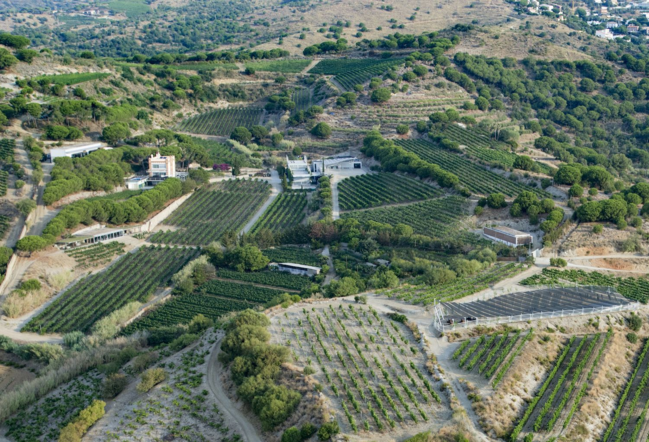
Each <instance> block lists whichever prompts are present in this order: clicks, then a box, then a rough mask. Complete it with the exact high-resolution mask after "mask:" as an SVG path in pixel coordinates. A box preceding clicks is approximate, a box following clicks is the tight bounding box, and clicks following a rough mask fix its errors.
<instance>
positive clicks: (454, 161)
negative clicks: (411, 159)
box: [397, 140, 551, 198]
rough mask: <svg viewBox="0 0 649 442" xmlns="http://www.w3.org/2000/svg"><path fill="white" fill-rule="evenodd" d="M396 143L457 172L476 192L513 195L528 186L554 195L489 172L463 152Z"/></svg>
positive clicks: (424, 143)
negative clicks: (457, 152)
mask: <svg viewBox="0 0 649 442" xmlns="http://www.w3.org/2000/svg"><path fill="white" fill-rule="evenodd" d="M397 144H398V145H400V146H402V147H403V148H404V149H406V150H408V151H410V152H413V153H415V154H416V155H418V156H419V157H420V158H421V159H423V160H425V161H430V162H431V163H434V164H438V165H439V166H440V167H441V168H442V169H444V170H446V171H448V172H451V173H453V174H455V175H457V176H458V178H459V179H460V183H461V184H462V185H464V186H466V187H467V188H468V189H469V190H470V191H471V192H473V193H477V194H482V195H488V194H490V193H495V192H500V193H503V194H505V195H507V196H510V197H513V196H516V195H518V194H519V193H521V192H522V191H524V190H528V191H532V192H534V193H536V194H537V195H539V196H540V197H542V198H550V197H551V195H550V194H549V193H548V192H546V191H545V190H542V189H538V188H536V187H529V186H526V185H524V184H521V183H518V182H516V181H512V180H510V179H507V178H505V177H503V176H500V175H498V174H496V173H493V172H490V171H488V170H486V169H483V168H482V167H480V166H478V165H476V164H474V163H472V162H471V161H470V160H467V159H466V158H464V157H462V156H461V155H458V154H455V153H452V152H449V151H447V150H445V149H442V148H440V147H437V146H436V145H435V144H433V143H430V142H427V141H420V140H400V141H397Z"/></svg>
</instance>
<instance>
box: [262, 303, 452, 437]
mask: <svg viewBox="0 0 649 442" xmlns="http://www.w3.org/2000/svg"><path fill="white" fill-rule="evenodd" d="M270 330H271V333H272V335H273V338H272V339H273V341H275V342H276V343H278V344H281V345H285V346H287V347H289V348H290V349H291V350H292V353H293V359H294V363H295V364H296V365H299V366H309V367H311V368H313V369H314V370H315V374H314V376H315V377H316V379H317V380H318V382H320V384H321V385H323V386H324V389H323V394H325V395H326V396H327V397H328V398H329V399H330V400H331V402H332V403H333V405H334V407H335V409H336V411H337V415H338V416H339V418H338V423H339V425H340V427H341V429H342V432H343V433H358V434H360V435H362V436H361V437H362V438H363V439H365V440H377V439H376V438H377V437H378V438H380V437H381V436H377V433H381V434H389V433H391V432H393V431H400V430H402V429H404V428H408V430H411V429H412V428H413V426H417V425H421V426H425V425H426V423H427V422H431V421H433V420H438V419H439V415H440V413H441V412H443V411H444V410H445V407H444V406H443V405H442V399H441V397H440V393H439V390H438V388H437V386H435V380H434V379H433V378H432V377H431V376H430V374H429V373H428V371H427V368H426V365H425V364H426V358H425V355H424V354H422V353H421V351H420V348H419V344H418V343H417V342H416V341H415V339H414V338H413V336H412V332H411V331H410V330H408V329H407V328H406V327H405V326H404V325H403V324H401V323H398V322H394V321H392V320H391V319H389V318H388V317H387V316H385V315H383V314H379V313H378V312H377V311H376V310H373V309H372V308H368V307H362V306H354V305H352V304H346V303H345V304H343V303H337V302H336V303H328V304H326V305H318V306H317V307H312V308H309V309H308V310H307V309H304V308H302V309H299V308H293V309H288V310H287V311H286V312H285V313H284V315H282V316H277V317H275V318H273V320H272V321H271V327H270Z"/></svg>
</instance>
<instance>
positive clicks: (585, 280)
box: [520, 268, 649, 304]
mask: <svg viewBox="0 0 649 442" xmlns="http://www.w3.org/2000/svg"><path fill="white" fill-rule="evenodd" d="M575 283H577V284H581V285H597V286H603V287H614V288H615V289H616V290H617V291H618V292H619V293H620V294H621V295H622V296H625V297H627V298H629V299H632V300H634V301H639V302H642V303H643V304H646V303H647V301H649V280H647V279H646V278H640V277H638V278H633V277H630V278H622V277H616V276H612V275H605V274H602V273H599V272H585V271H583V270H559V269H551V268H545V269H543V271H542V272H541V274H538V275H533V276H530V277H529V278H526V279H524V280H523V281H521V282H520V284H521V285H527V286H534V285H550V286H558V285H567V286H574V285H575Z"/></svg>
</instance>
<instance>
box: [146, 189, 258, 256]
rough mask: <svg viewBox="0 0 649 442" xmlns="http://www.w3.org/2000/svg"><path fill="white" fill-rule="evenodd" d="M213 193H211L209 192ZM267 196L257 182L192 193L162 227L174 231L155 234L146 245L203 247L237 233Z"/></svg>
mask: <svg viewBox="0 0 649 442" xmlns="http://www.w3.org/2000/svg"><path fill="white" fill-rule="evenodd" d="M213 189H215V190H213ZM269 194H270V185H269V184H268V183H267V182H265V181H259V180H226V181H223V182H222V183H220V184H218V185H216V186H213V187H211V188H202V189H199V190H197V191H196V192H194V194H193V195H192V196H190V197H189V198H188V199H187V200H186V201H185V202H184V203H183V204H181V206H180V207H178V209H176V210H175V211H174V212H173V213H172V214H171V216H169V218H167V219H166V220H165V221H164V222H163V224H164V225H167V226H174V227H176V228H177V230H167V231H162V230H161V231H159V232H157V233H156V234H154V235H153V236H151V238H150V241H151V242H154V243H166V244H187V245H207V244H209V243H211V242H213V241H217V240H218V239H219V238H220V237H221V235H223V233H224V232H226V231H234V232H237V231H239V230H240V229H241V228H242V227H243V226H244V225H245V224H246V223H247V222H248V220H249V219H250V218H251V217H252V216H253V215H254V214H255V213H256V212H257V210H259V208H260V207H261V206H262V205H263V204H264V201H266V199H267V198H268V195H269Z"/></svg>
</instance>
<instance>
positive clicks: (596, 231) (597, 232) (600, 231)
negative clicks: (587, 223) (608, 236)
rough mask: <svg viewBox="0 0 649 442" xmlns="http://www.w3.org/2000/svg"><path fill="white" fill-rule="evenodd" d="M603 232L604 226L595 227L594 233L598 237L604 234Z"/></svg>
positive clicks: (597, 225)
mask: <svg viewBox="0 0 649 442" xmlns="http://www.w3.org/2000/svg"><path fill="white" fill-rule="evenodd" d="M603 230H604V226H602V225H601V224H595V225H594V226H593V233H595V234H596V235H599V234H600V233H602V231H603Z"/></svg>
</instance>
